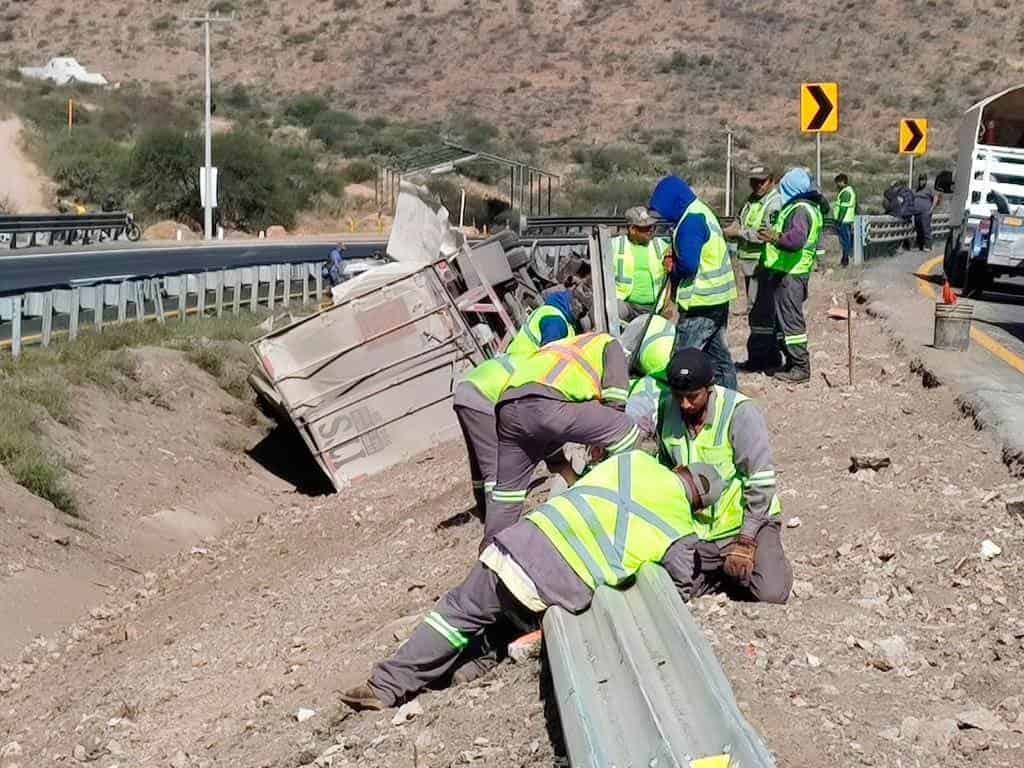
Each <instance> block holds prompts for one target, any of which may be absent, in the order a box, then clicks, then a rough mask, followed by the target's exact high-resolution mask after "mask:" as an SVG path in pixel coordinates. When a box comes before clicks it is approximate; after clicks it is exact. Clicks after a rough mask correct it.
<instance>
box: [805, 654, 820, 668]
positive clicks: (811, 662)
mask: <svg viewBox="0 0 1024 768" xmlns="http://www.w3.org/2000/svg"><path fill="white" fill-rule="evenodd" d="M807 666H809V667H810V668H811V669H817V668H818V667H820V666H821V659H819V658H818V657H817V656H815V655H814V654H813V653H808V654H807Z"/></svg>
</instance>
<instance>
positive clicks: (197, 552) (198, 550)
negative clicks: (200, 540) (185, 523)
mask: <svg viewBox="0 0 1024 768" xmlns="http://www.w3.org/2000/svg"><path fill="white" fill-rule="evenodd" d="M189 554H193V555H206V554H209V550H208V549H207V548H206V547H192V550H191V551H190V553H189Z"/></svg>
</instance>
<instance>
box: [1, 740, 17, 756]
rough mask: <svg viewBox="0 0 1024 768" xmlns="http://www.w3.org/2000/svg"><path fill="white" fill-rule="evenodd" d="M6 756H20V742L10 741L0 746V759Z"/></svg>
mask: <svg viewBox="0 0 1024 768" xmlns="http://www.w3.org/2000/svg"><path fill="white" fill-rule="evenodd" d="M8 757H21V744H19V743H18V742H16V741H12V742H10V743H8V744H4V746H3V747H2V748H0V760H3V759H5V758H8Z"/></svg>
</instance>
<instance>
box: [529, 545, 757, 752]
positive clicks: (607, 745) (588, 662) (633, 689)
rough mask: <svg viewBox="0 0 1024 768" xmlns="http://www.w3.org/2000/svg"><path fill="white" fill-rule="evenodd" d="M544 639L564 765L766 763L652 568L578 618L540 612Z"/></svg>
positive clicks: (602, 592) (663, 578) (699, 640)
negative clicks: (566, 762)
mask: <svg viewBox="0 0 1024 768" xmlns="http://www.w3.org/2000/svg"><path fill="white" fill-rule="evenodd" d="M544 639H545V643H546V644H547V652H548V659H549V660H550V665H551V673H552V678H553V681H554V685H555V695H556V697H557V703H558V711H559V716H560V718H561V721H562V732H563V735H564V737H565V745H566V750H567V752H568V755H569V762H570V764H571V765H572V766H573V768H609V766H615V767H616V768H631V767H634V766H635V767H636V768H649V767H650V768H740V767H741V766H742V768H769V767H771V766H774V765H775V762H774V760H773V759H772V756H771V754H770V753H769V752H768V749H767V748H766V747H765V745H764V744H763V743H762V741H761V739H760V737H759V736H758V734H757V732H756V731H755V730H754V728H753V727H752V726H751V725H750V724H749V723H748V722H747V721H746V720H745V719H744V718H743V715H742V714H740V711H739V708H738V707H737V706H736V700H735V698H734V696H733V693H732V688H731V687H730V686H729V682H728V680H727V679H726V677H725V673H724V672H722V668H721V666H720V665H719V663H718V660H717V659H716V658H715V655H714V652H713V651H712V650H711V646H710V645H709V644H708V642H707V640H706V639H705V638H704V633H703V632H702V631H701V628H700V627H699V626H698V625H697V623H696V622H695V621H694V620H693V617H692V616H691V615H690V612H689V610H688V609H687V608H686V606H685V605H684V604H683V602H682V600H680V599H679V594H678V593H677V592H676V589H675V586H674V585H673V583H672V580H671V579H670V578H669V576H668V574H667V573H666V572H665V571H664V569H662V568H661V567H659V566H654V565H648V566H645V567H644V568H643V569H642V570H641V571H640V573H639V574H638V575H637V580H636V584H634V585H633V586H632V587H630V588H629V589H626V590H616V589H610V588H608V587H602V588H600V589H598V591H597V594H596V595H595V598H594V602H593V604H592V605H591V607H590V609H589V610H588V611H586V612H584V613H581V614H579V615H573V614H570V613H568V612H567V611H563V610H561V609H560V608H552V609H550V610H548V611H547V614H546V615H545V617H544Z"/></svg>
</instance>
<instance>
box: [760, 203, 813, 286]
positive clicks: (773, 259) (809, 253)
mask: <svg viewBox="0 0 1024 768" xmlns="http://www.w3.org/2000/svg"><path fill="white" fill-rule="evenodd" d="M800 208H803V209H804V210H805V211H807V213H808V214H809V215H810V217H811V231H810V232H808V233H807V242H806V243H804V247H803V248H801V249H800V250H799V251H784V250H782V249H781V248H779V247H778V246H777V245H775V244H774V243H765V246H764V266H765V267H767V268H768V269H771V270H773V271H775V272H785V273H786V274H789V275H806V274H808V273H809V272H810V271H811V270H813V269H814V263H815V261H817V259H818V240H820V239H821V227H822V224H823V221H822V216H821V209H820V208H819V207H818V206H817V205H815V204H814V203H812V202H811V201H810V200H796V201H794V202H792V203H790V204H789V205H787V206H785V207H784V208H783V209H782V210H781V211H779V216H778V218H777V219H776V220H775V226H774V227H773V229H774V230H775V231H776V232H778V233H779V234H781V233H783V232H785V231H786V225H787V224H789V220H790V219H791V218H793V214H794V213H796V212H797V210H799V209H800Z"/></svg>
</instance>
